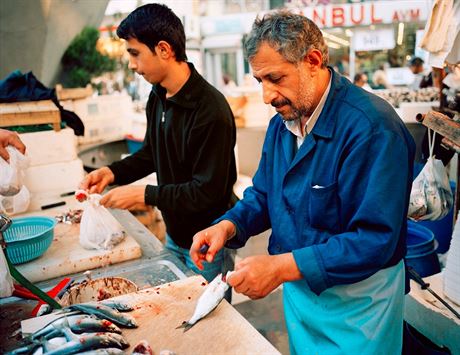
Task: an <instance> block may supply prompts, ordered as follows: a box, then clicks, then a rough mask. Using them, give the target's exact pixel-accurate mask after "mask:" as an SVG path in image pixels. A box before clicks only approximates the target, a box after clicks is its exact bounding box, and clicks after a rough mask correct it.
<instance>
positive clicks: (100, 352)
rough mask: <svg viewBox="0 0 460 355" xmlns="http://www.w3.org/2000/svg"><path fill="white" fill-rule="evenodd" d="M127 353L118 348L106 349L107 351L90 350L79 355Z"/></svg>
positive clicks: (116, 354)
mask: <svg viewBox="0 0 460 355" xmlns="http://www.w3.org/2000/svg"><path fill="white" fill-rule="evenodd" d="M124 353H125V352H124V351H123V350H121V349H118V348H105V349H96V350H89V351H84V352H82V353H79V355H118V354H124Z"/></svg>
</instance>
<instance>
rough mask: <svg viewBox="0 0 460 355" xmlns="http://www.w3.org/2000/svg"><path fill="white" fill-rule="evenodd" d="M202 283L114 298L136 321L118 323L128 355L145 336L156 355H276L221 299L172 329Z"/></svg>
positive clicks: (26, 324)
mask: <svg viewBox="0 0 460 355" xmlns="http://www.w3.org/2000/svg"><path fill="white" fill-rule="evenodd" d="M205 285H206V284H205V282H204V279H203V278H202V277H201V276H192V277H189V278H187V279H184V280H178V281H174V282H171V283H167V284H163V285H161V286H157V287H152V288H148V289H144V290H141V291H138V292H134V293H130V294H127V295H122V296H118V297H115V299H118V300H120V301H123V302H126V303H129V304H130V305H131V306H133V307H134V310H133V311H131V312H129V313H128V314H129V315H131V316H133V317H134V318H135V319H136V322H137V323H138V325H139V327H138V328H135V329H126V328H121V330H122V336H123V337H124V338H125V339H126V340H128V341H129V343H130V345H131V346H130V348H129V349H126V350H125V352H126V354H131V352H132V350H133V348H134V345H135V344H136V343H137V342H139V341H140V340H143V339H145V340H147V341H148V343H149V344H150V346H151V347H152V349H153V353H154V354H159V353H160V351H161V350H164V349H168V350H172V351H174V352H175V353H176V354H180V355H187V354H190V355H196V354H200V355H206V354H210V355H216V354H225V355H231V354H235V355H237V354H238V355H240V354H244V355H248V354H263V355H270V354H274V355H275V354H276V355H279V354H280V353H279V351H278V350H277V349H276V348H275V347H273V345H272V344H270V343H269V342H268V340H267V339H265V338H264V337H263V336H262V335H261V334H260V333H259V332H258V331H257V330H256V329H255V328H254V327H253V326H252V325H251V324H250V323H249V322H248V321H247V320H246V319H245V318H244V317H243V316H242V315H241V314H239V313H238V311H237V310H236V309H235V308H233V307H232V306H231V305H230V304H229V303H228V302H227V301H225V300H223V301H222V302H221V303H220V304H219V306H218V307H217V308H216V309H215V310H214V311H213V312H212V313H210V314H209V315H208V316H207V317H206V318H204V319H202V320H200V321H199V322H198V323H196V324H195V325H194V326H193V327H192V328H191V329H190V330H188V331H187V332H185V333H184V332H183V329H176V327H177V326H178V325H180V324H182V322H183V321H185V320H188V319H189V318H190V317H191V315H192V314H193V311H194V309H195V305H196V302H197V300H198V298H199V297H200V295H201V294H202V293H203V291H204V289H205V287H204V286H205ZM50 317H54V315H47V316H42V317H37V318H32V319H27V320H24V321H22V322H21V326H22V331H23V333H25V334H29V333H31V332H34V331H36V330H37V329H40V328H41V327H42V326H44V325H45V324H47V323H48V322H49V321H50V320H51V318H50Z"/></svg>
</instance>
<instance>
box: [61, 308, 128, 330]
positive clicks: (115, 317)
mask: <svg viewBox="0 0 460 355" xmlns="http://www.w3.org/2000/svg"><path fill="white" fill-rule="evenodd" d="M65 309H69V310H73V311H80V312H82V313H86V314H94V315H95V316H97V317H100V318H105V319H108V320H110V321H112V322H114V323H115V324H117V325H119V326H122V327H126V328H137V322H136V320H135V319H134V318H133V317H131V316H130V315H128V314H125V313H120V312H118V311H117V310H116V309H113V308H110V307H109V306H106V305H104V304H102V303H100V302H88V303H78V304H73V305H70V306H68V307H66V308H65Z"/></svg>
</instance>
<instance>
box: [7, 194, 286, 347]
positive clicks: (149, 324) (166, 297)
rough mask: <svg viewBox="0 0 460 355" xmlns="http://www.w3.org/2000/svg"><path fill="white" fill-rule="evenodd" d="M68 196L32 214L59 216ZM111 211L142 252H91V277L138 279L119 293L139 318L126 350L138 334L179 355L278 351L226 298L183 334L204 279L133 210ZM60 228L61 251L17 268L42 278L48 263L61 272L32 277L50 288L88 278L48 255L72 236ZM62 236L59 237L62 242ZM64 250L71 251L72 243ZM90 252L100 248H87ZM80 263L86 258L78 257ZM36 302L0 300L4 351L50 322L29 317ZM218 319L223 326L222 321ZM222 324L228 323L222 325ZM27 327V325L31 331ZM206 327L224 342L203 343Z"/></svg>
mask: <svg viewBox="0 0 460 355" xmlns="http://www.w3.org/2000/svg"><path fill="white" fill-rule="evenodd" d="M65 201H66V205H65V206H60V207H56V208H53V209H50V210H47V211H36V212H33V213H29V215H47V216H52V215H58V214H59V213H62V211H65V210H69V207H75V205H74V200H73V197H69V198H66V199H65ZM111 213H112V214H113V216H114V217H115V218H116V220H118V221H119V222H120V224H121V225H122V226H123V228H124V230H125V231H126V234H127V236H129V238H128V237H127V239H126V240H125V241H124V242H122V243H127V244H125V246H126V245H130V246H131V247H133V246H134V249H136V246H139V248H140V251H141V253H140V254H132V255H131V256H132V258H131V259H129V258H128V260H121V259H116V258H115V259H113V258H112V259H110V258H109V259H110V260H109V261H108V257H107V255H105V256H103V257H94V255H93V259H96V260H99V261H100V265H99V267H96V268H93V269H92V270H91V275H90V277H91V279H92V280H96V279H100V278H123V279H127V280H130V281H132V282H134V283H135V284H136V286H137V288H138V290H137V291H136V292H131V293H128V294H124V295H121V296H118V297H122V299H123V300H124V301H126V302H127V303H129V304H131V306H133V307H134V311H132V312H131V313H132V314H133V316H134V317H135V318H136V321H137V322H138V323H139V327H138V328H136V329H135V330H130V329H123V335H124V336H125V338H126V339H128V340H129V342H130V343H131V345H132V346H131V348H130V349H127V350H129V352H128V353H130V351H131V350H132V348H133V346H134V345H135V343H136V342H137V341H139V340H141V339H140V338H139V337H142V339H147V340H149V341H150V342H152V344H151V346H152V348H154V349H155V350H161V349H164V348H168V349H171V350H173V351H174V350H176V351H177V350H181V351H180V353H181V354H182V353H187V351H185V350H187V349H188V352H189V353H190V352H193V351H194V350H193V349H201V350H203V351H205V352H203V353H209V354H211V353H218V352H222V351H224V350H225V351H229V349H232V351H233V350H237V351H239V350H241V351H242V352H243V353H245V352H246V353H247V352H248V351H249V352H254V353H258V352H260V351H262V352H263V353H273V354H277V353H278V351H277V350H276V349H275V348H274V347H273V346H272V345H271V344H270V343H269V342H268V341H267V340H266V339H265V338H263V337H262V336H261V335H260V334H259V333H258V332H257V331H256V330H255V328H253V327H252V326H251V325H250V324H249V323H248V322H247V321H246V320H245V319H244V318H243V317H242V316H241V315H240V314H239V313H238V312H237V311H236V310H235V309H234V308H233V307H232V306H231V305H230V304H228V303H227V302H226V301H225V300H224V301H223V302H222V303H221V304H220V305H219V307H218V308H217V309H216V311H215V313H214V314H213V315H212V317H210V318H209V320H207V321H206V322H205V321H204V320H203V321H202V322H201V324H200V326H197V327H196V329H192V330H190V331H188V332H187V333H185V335H184V333H183V330H182V329H176V327H177V326H178V325H180V324H181V323H182V322H183V321H185V320H186V319H187V317H190V315H191V314H192V313H193V309H194V307H195V304H196V300H197V299H198V297H199V296H200V295H201V293H202V290H203V289H204V286H205V285H206V282H205V280H204V279H203V278H202V277H201V276H196V275H195V274H194V273H193V272H192V271H191V270H189V269H188V268H187V267H186V266H185V265H184V264H183V263H182V262H181V261H180V260H178V259H177V258H176V257H175V256H174V255H173V254H171V253H170V252H169V251H168V250H166V249H165V248H164V247H163V245H162V243H161V242H160V241H159V240H158V239H157V238H156V237H155V236H154V235H153V234H152V233H151V232H150V231H149V230H148V229H147V228H145V227H144V226H143V225H142V224H141V223H140V222H139V221H138V220H137V219H136V218H135V217H134V216H133V215H132V214H131V213H129V212H128V211H123V210H111ZM18 217H19V216H18ZM57 227H58V228H57V229H56V230H57V233H56V235H55V236H54V241H53V243H55V244H58V248H57V250H53V246H51V247H50V248H49V249H48V250H47V251H46V252H45V254H43V255H42V256H41V257H40V258H38V259H35V260H33V261H30V262H29V263H25V264H22V265H18V269H19V270H21V272H23V273H24V274H25V275H27V274H29V275H34V277H36V278H37V279H40V278H42V279H43V277H38V276H37V275H41V273H40V272H39V271H40V269H42V268H43V267H47V268H48V270H49V272H50V274H53V272H54V275H58V274H59V276H56V277H53V278H51V279H47V280H41V281H36V282H34V283H35V284H36V285H37V286H38V287H40V288H41V289H42V290H45V291H48V290H50V289H52V288H53V287H54V286H56V285H57V284H58V283H59V282H60V281H62V279H63V278H64V277H68V278H70V279H72V280H73V281H74V283H77V284H78V283H79V282H82V281H84V280H87V278H88V273H87V272H86V270H83V269H82V270H80V271H79V272H75V273H67V274H62V272H60V273H56V269H59V267H58V265H55V267H54V269H53V268H52V267H51V266H49V265H50V264H49V263H47V262H46V261H47V254H48V256H49V255H52V256H53V255H54V259H56V258H58V254H59V250H60V251H61V254H64V250H65V247H64V245H63V243H62V239H63V238H66V236H67V237H68V236H69V231H71V229H69V227H68V226H66V225H63V226H61V227H60V228H61V229H65V230H66V231H67V233H62V235H60V234H59V229H60V228H59V224H58V226H57ZM131 238H132V240H131ZM73 239H76V240H78V235H73ZM59 240H61V244H59ZM122 243H120V244H122ZM64 244H70V241H69V240H67V241H66V242H65V243H64ZM117 247H118V248H122V245H117V246H116V247H115V248H114V250H116V249H117ZM73 248H74V249H77V248H78V246H77V245H75V244H74V246H73ZM55 249H56V248H55ZM66 250H68V245H67V249H66ZM124 252H126V250H125V251H124ZM124 252H122V253H124ZM87 253H89V254H91V253H97V251H91V250H88V251H87ZM89 259H91V258H86V259H85V260H86V261H88V260H89ZM73 262H74V263H79V261H75V260H74V261H73ZM58 263H59V262H58ZM61 263H62V260H61ZM80 263H84V262H82V261H80ZM28 264H29V265H28ZM61 266H62V265H61ZM34 269H35V270H34ZM66 270H68V269H66ZM61 274H62V275H61ZM36 305H37V301H36V300H28V299H23V298H19V297H14V296H13V297H9V298H3V299H0V333H1V334H2V340H1V341H0V353H4V352H6V351H9V350H12V349H16V348H18V347H19V346H20V345H21V344H22V342H23V335H24V334H26V333H27V331H30V329H33V328H34V327H41V326H43V325H46V324H47V322H48V321H49V319H48V318H47V317H49V316H52V315H44V316H41V317H37V318H34V319H32V320H30V319H31V312H32V310H33V309H34V307H35V306H36ZM31 324H32V325H31ZM37 324H38V325H37ZM219 324H220V325H221V326H218V325H219ZM224 324H225V327H224V326H223V325H224ZM31 327H32V328H31ZM28 328H29V330H27V329H28ZM203 332H204V333H206V334H209V333H213V337H214V338H215V337H220V338H222V341H218V342H214V343H213V344H212V346H209V344H206V343H203V341H201V340H200V337H199V336H198V335H199V334H202V333H203ZM176 333H177V334H176ZM214 333H215V334H214ZM227 334H234V335H236V336H234V337H233V336H232V337H231V339H230V340H228V339H224V338H225V337H226V335H227ZM138 338H139V339H138ZM160 348H161V349H160ZM238 349H239V350H238Z"/></svg>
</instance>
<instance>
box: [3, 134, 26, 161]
mask: <svg viewBox="0 0 460 355" xmlns="http://www.w3.org/2000/svg"><path fill="white" fill-rule="evenodd" d="M9 145H11V146H13V147H15V148H16V149H17V150H19V151H20V152H21V153H22V154H25V152H26V146H25V145H24V143H22V141H21V138H19V134H17V133H16V132H12V131H8V130H6V129H2V128H0V157H2V158H3V159H4V160H6V161H8V160H9V159H10V155H9V154H8V151H7V150H6V147H8V146H9Z"/></svg>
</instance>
